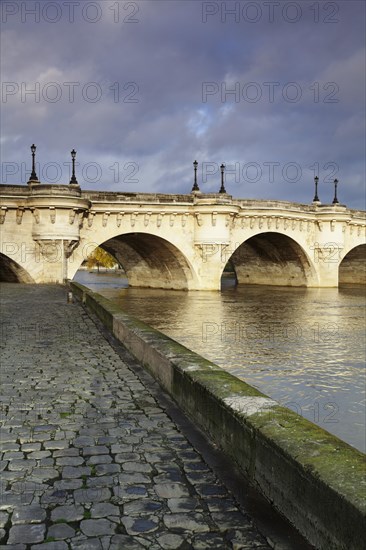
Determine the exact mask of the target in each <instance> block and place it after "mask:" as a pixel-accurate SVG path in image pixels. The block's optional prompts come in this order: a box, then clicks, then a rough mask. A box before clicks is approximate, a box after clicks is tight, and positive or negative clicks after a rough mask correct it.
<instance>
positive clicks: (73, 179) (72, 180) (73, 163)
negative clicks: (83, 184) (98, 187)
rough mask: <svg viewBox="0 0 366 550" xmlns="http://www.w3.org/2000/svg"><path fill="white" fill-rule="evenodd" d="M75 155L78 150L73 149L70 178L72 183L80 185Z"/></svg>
mask: <svg viewBox="0 0 366 550" xmlns="http://www.w3.org/2000/svg"><path fill="white" fill-rule="evenodd" d="M75 157H76V151H75V149H73V150H72V151H71V159H72V176H71V179H70V183H73V184H74V185H79V184H78V180H77V179H76V177H75Z"/></svg>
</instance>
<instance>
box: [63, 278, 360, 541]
mask: <svg viewBox="0 0 366 550" xmlns="http://www.w3.org/2000/svg"><path fill="white" fill-rule="evenodd" d="M70 285H71V289H72V291H73V293H74V295H75V296H77V297H78V298H79V299H80V300H81V301H82V302H83V303H84V304H85V306H86V308H88V309H90V310H92V311H93V312H94V313H95V314H96V315H97V316H98V317H99V319H100V320H101V321H102V322H103V323H104V325H105V326H106V327H107V328H108V329H109V331H110V332H111V333H113V335H114V336H115V337H116V338H117V339H118V340H119V341H120V342H122V344H124V346H125V347H126V348H127V349H128V350H129V351H130V352H131V353H132V354H133V355H134V356H135V357H136V358H137V359H138V360H139V362H140V363H141V364H142V365H143V366H144V367H145V368H146V369H147V370H148V371H149V372H150V373H152V374H153V376H154V377H155V378H156V379H157V380H158V381H159V383H160V384H161V386H162V387H163V388H164V389H165V390H166V391H167V392H168V393H169V394H170V395H171V396H172V397H173V398H174V400H175V401H176V402H177V403H178V405H179V406H180V407H181V409H182V410H183V411H184V412H185V413H186V414H187V415H188V416H189V417H190V418H191V419H193V421H194V423H195V424H196V425H197V426H199V427H200V428H201V429H202V430H203V431H204V432H205V433H206V434H207V435H208V436H209V437H210V439H211V440H213V441H214V442H215V443H216V444H217V445H219V446H220V447H221V448H222V449H223V451H224V452H225V453H226V454H227V455H228V456H229V457H230V458H231V459H232V460H233V461H234V462H235V463H236V464H237V465H238V466H239V468H240V470H241V471H242V472H243V475H244V476H245V477H246V478H247V479H249V481H250V482H251V483H252V484H253V485H254V486H255V487H257V488H258V489H259V490H260V492H261V493H262V494H263V495H264V496H265V497H266V498H267V499H268V500H269V501H270V502H271V503H272V504H273V506H274V507H275V508H276V509H277V510H278V511H279V512H281V513H282V514H283V515H284V516H285V517H287V518H288V520H289V521H290V522H291V523H292V524H293V525H294V526H295V527H296V528H297V529H298V530H299V531H300V532H301V533H302V534H303V535H304V536H305V538H306V539H307V540H308V541H309V542H310V543H311V544H313V545H314V546H315V547H316V548H319V549H324V550H329V548H332V550H341V549H342V550H344V549H347V550H359V549H360V548H363V546H364V540H365V539H364V526H365V518H366V501H365V498H364V497H365V456H364V454H363V453H361V452H359V451H357V450H356V449H354V448H353V447H351V446H350V445H348V444H347V443H345V442H343V441H341V440H340V439H338V438H337V437H335V436H333V435H331V434H330V433H328V432H326V431H325V430H323V429H322V428H319V427H318V426H316V425H315V424H313V423H311V422H309V421H308V420H306V419H304V418H303V417H301V416H300V415H298V414H296V413H294V412H293V411H291V410H289V409H286V408H285V407H282V406H280V405H279V404H278V403H277V402H276V401H274V400H272V399H270V398H269V397H268V396H266V395H264V394H262V393H261V392H259V391H258V390H256V389H255V388H253V387H251V386H249V385H248V384H246V383H245V382H243V381H241V380H239V379H237V378H236V377H234V376H232V375H231V374H229V373H227V372H226V371H224V370H223V369H221V368H220V367H219V366H218V365H215V364H214V363H211V362H210V361H207V360H206V359H204V358H203V357H201V356H200V355H198V354H196V353H194V352H192V351H191V350H189V349H188V348H186V347H184V346H182V345H180V344H179V343H177V342H176V341H174V340H172V339H171V338H169V337H167V336H165V335H164V334H162V333H160V332H159V331H157V330H155V329H153V328H151V327H150V326H148V325H146V324H145V323H143V322H141V321H139V320H138V319H136V318H134V317H132V316H131V315H129V314H127V313H124V312H123V311H122V310H121V309H120V308H119V307H117V306H116V305H115V304H113V303H112V302H111V301H109V300H107V299H106V298H104V297H102V296H100V295H99V294H96V293H93V292H92V291H90V290H89V289H87V288H86V287H83V286H82V285H80V284H78V283H70Z"/></svg>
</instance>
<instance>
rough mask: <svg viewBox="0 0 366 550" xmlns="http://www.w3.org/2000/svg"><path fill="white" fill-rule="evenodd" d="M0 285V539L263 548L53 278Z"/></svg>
mask: <svg viewBox="0 0 366 550" xmlns="http://www.w3.org/2000/svg"><path fill="white" fill-rule="evenodd" d="M0 290H1V314H2V320H1V323H2V325H1V329H2V342H1V390H2V392H1V393H2V397H1V420H2V427H1V448H0V450H1V462H0V466H1V470H2V471H1V498H0V536H1V543H0V548H6V549H8V550H11V549H14V550H15V549H16V550H25V549H27V550H28V549H30V548H31V549H32V550H35V549H38V548H42V549H43V550H66V549H70V548H71V549H73V548H75V549H85V550H94V549H95V550H97V549H98V550H117V549H128V550H134V549H143V548H147V549H151V550H155V549H156V550H158V549H168V548H180V549H182V550H184V549H189V548H193V549H209V548H215V549H220V548H235V549H240V548H243V549H244V548H245V549H247V548H256V549H263V550H264V549H266V548H269V546H268V544H267V542H266V539H265V538H263V537H262V536H261V534H260V533H259V532H258V531H257V529H256V528H255V526H254V524H253V522H252V521H251V519H250V518H249V517H248V515H246V514H245V513H243V511H241V510H240V509H239V508H238V506H237V504H236V503H235V501H234V499H233V498H232V496H231V495H230V493H229V492H228V491H227V489H226V488H225V486H224V485H223V483H221V482H220V481H219V480H218V479H217V477H216V476H215V474H214V473H213V472H212V470H211V469H210V468H209V467H208V466H207V464H206V463H205V462H204V460H203V459H202V457H201V456H200V454H199V453H198V452H197V451H196V450H195V449H194V448H193V447H192V445H191V444H190V443H189V442H188V440H187V439H186V437H185V436H184V435H183V434H182V433H181V432H180V430H179V428H178V427H177V425H176V424H175V423H174V422H173V421H172V420H171V418H170V417H169V416H168V415H167V414H166V412H165V411H164V408H163V407H162V406H161V405H160V404H159V402H158V401H157V400H156V398H155V397H154V395H153V394H152V393H151V391H150V390H149V387H147V386H146V384H144V383H143V382H142V380H141V379H140V378H139V376H138V375H137V374H136V372H134V367H133V361H131V365H129V364H127V362H126V360H123V359H122V358H121V355H120V354H119V353H117V351H116V349H115V348H114V347H112V345H111V344H110V343H109V342H108V341H107V340H106V338H105V337H104V336H103V334H102V333H101V332H100V331H99V329H98V328H97V326H96V325H95V324H94V321H93V320H92V319H91V318H90V317H89V316H88V314H87V313H86V312H85V311H84V309H83V308H82V307H81V306H80V305H79V304H76V303H74V304H67V300H66V296H67V291H66V289H65V288H64V287H62V286H56V285H44V286H42V285H40V286H36V285H16V284H14V285H11V284H2V285H1V287H0ZM126 357H127V355H126Z"/></svg>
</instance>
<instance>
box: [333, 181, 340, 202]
mask: <svg viewBox="0 0 366 550" xmlns="http://www.w3.org/2000/svg"><path fill="white" fill-rule="evenodd" d="M337 186H338V180H337V179H335V180H334V199H333V204H339V200H338V198H337Z"/></svg>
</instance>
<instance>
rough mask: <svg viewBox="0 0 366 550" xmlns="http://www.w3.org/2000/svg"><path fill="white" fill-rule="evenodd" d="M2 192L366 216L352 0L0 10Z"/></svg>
mask: <svg viewBox="0 0 366 550" xmlns="http://www.w3.org/2000/svg"><path fill="white" fill-rule="evenodd" d="M1 8H2V14H1V17H2V44H1V45H2V57H1V76H2V97H1V110H2V138H1V150H2V183H18V184H19V183H22V184H25V183H26V181H27V179H28V177H29V173H30V167H31V163H30V159H31V157H30V149H29V147H30V145H31V144H32V143H35V144H36V145H37V161H38V162H39V165H37V173H38V176H39V178H40V179H41V181H42V182H47V183H68V181H69V179H70V174H69V169H70V151H71V149H73V148H75V149H76V150H77V161H78V163H79V164H78V166H77V178H78V181H79V183H80V185H81V186H82V188H83V189H98V190H111V191H121V192H123V191H128V192H131V191H146V192H163V193H175V192H183V193H186V192H190V190H191V188H192V183H193V166H192V162H193V161H194V160H195V159H197V161H198V162H199V168H198V181H199V185H200V188H201V190H202V191H204V192H217V191H218V189H219V187H220V171H219V166H220V164H221V163H224V164H225V165H226V178H225V184H226V188H227V191H228V192H229V193H230V194H232V195H234V196H235V197H240V198H272V199H284V200H292V201H298V202H304V203H309V202H311V200H312V198H313V195H314V185H313V178H314V175H318V176H319V196H320V199H321V201H322V202H323V203H329V202H331V201H332V199H333V183H332V182H333V180H334V178H338V179H339V199H340V201H341V202H342V203H345V204H347V205H348V206H351V207H353V208H362V209H363V208H365V164H364V149H365V127H364V102H365V87H364V86H365V85H364V66H365V51H364V48H365V31H364V20H365V13H364V12H365V3H364V2H363V1H352V0H347V1H346V0H341V1H337V2H329V1H323V0H320V1H319V2H317V1H315V2H314V1H312V0H311V1H310V0H309V1H308V0H299V1H297V2H285V1H279V0H277V1H272V0H268V1H261V2H259V1H250V2H249V1H248V2H247V1H244V0H242V1H240V2H233V1H229V2H221V1H220V2H201V1H197V0H192V1H190V0H177V1H176V0H163V1H159V0H148V1H127V2H125V1H109V0H104V1H102V2H89V1H83V0H80V1H78V2H76V1H68V2H66V1H65V2H64V1H57V2H55V1H54V2H47V1H43V2H33V1H31V0H28V1H5V0H4V1H3V2H2V4H1Z"/></svg>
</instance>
